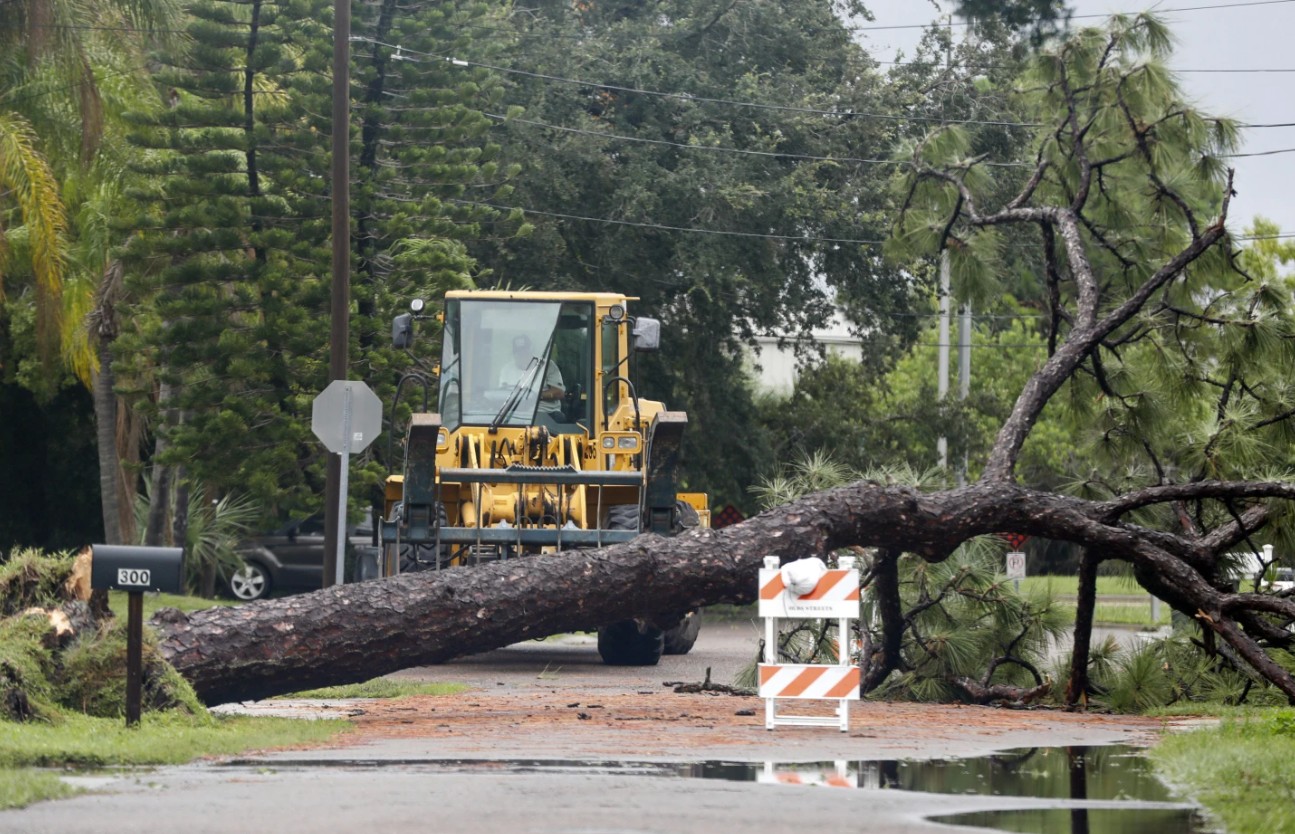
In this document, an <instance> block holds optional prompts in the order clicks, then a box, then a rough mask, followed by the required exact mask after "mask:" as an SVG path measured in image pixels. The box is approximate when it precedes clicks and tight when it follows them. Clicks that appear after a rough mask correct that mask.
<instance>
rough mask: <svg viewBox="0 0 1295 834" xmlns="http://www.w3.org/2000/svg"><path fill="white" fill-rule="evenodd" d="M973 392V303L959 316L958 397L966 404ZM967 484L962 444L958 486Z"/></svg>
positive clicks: (964, 307) (964, 454)
mask: <svg viewBox="0 0 1295 834" xmlns="http://www.w3.org/2000/svg"><path fill="white" fill-rule="evenodd" d="M970 393H971V304H970V303H968V304H963V305H962V315H961V316H959V317H958V399H959V400H960V401H961V402H962V403H963V404H964V405H965V404H966V402H967V395H968V394H970ZM966 485H967V445H966V444H965V443H964V444H963V446H962V461H961V462H960V463H959V464H958V486H966Z"/></svg>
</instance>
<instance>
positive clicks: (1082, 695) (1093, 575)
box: [1066, 549, 1097, 707]
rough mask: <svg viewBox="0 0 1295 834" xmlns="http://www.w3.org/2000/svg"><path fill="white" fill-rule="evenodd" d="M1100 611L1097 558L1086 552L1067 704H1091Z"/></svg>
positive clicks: (1081, 562) (1081, 559) (1081, 566)
mask: <svg viewBox="0 0 1295 834" xmlns="http://www.w3.org/2000/svg"><path fill="white" fill-rule="evenodd" d="M1096 608H1097V556H1096V554H1094V553H1093V552H1092V551H1091V550H1088V549H1085V550H1084V552H1083V554H1082V555H1080V557H1079V593H1078V597H1077V599H1076V600H1075V632H1074V640H1073V648H1072V650H1071V653H1070V680H1069V682H1067V683H1066V704H1067V705H1068V706H1072V707H1073V706H1075V705H1076V704H1078V703H1079V702H1080V701H1081V700H1082V701H1083V702H1084V703H1085V704H1087V703H1088V655H1089V647H1090V646H1091V645H1092V641H1093V613H1094V612H1095V610H1096Z"/></svg>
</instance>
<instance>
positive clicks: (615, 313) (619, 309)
mask: <svg viewBox="0 0 1295 834" xmlns="http://www.w3.org/2000/svg"><path fill="white" fill-rule="evenodd" d="M607 318H609V319H611V320H612V321H620V320H621V319H623V318H625V305H623V304H613V305H612V306H611V309H609V310H608V311H607Z"/></svg>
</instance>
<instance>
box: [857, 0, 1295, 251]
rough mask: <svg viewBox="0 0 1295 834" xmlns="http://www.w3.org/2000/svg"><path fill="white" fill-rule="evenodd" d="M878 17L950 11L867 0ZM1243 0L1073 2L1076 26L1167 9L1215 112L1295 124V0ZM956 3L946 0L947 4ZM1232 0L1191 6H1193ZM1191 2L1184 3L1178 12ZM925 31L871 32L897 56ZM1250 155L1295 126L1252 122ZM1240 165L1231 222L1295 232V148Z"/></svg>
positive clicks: (920, 0) (868, 37)
mask: <svg viewBox="0 0 1295 834" xmlns="http://www.w3.org/2000/svg"><path fill="white" fill-rule="evenodd" d="M865 2H866V4H867V6H868V8H869V9H871V10H872V12H873V14H874V15H875V16H876V18H877V19H876V21H875V22H874V23H872V24H869V23H867V22H866V21H860V22H859V25H860V26H899V25H904V24H915V23H916V24H921V23H929V22H930V21H931V20H933V19H935V18H937V17H938V16H939V15H940V12H939V10H937V9H936V7H935V5H934V4H933V3H931V2H930V0H865ZM1241 2H1243V0H1162V2H1160V3H1147V2H1146V0H1126V2H1116V0H1069V5H1070V6H1071V8H1073V9H1074V11H1075V14H1076V19H1075V20H1074V21H1073V24H1072V25H1075V26H1085V25H1088V26H1091V25H1099V24H1101V23H1102V19H1101V18H1080V17H1078V16H1079V15H1094V14H1096V15H1102V16H1103V17H1104V16H1106V15H1109V14H1112V13H1115V12H1138V11H1143V10H1147V9H1151V10H1153V11H1155V10H1159V11H1160V14H1161V17H1162V18H1163V19H1164V20H1165V21H1166V22H1167V23H1168V24H1169V26H1170V28H1171V29H1172V31H1173V33H1174V36H1175V38H1176V40H1177V44H1176V48H1175V52H1174V56H1173V59H1172V60H1171V62H1170V65H1171V67H1172V68H1173V69H1174V70H1175V71H1176V72H1178V73H1179V82H1180V83H1181V85H1182V89H1183V90H1184V91H1185V92H1186V94H1187V95H1188V96H1189V97H1190V98H1191V99H1192V100H1193V101H1194V102H1195V103H1196V104H1198V105H1199V106H1200V108H1201V109H1202V110H1203V111H1205V112H1206V113H1210V114H1212V115H1219V116H1231V117H1233V118H1236V119H1238V120H1239V121H1242V122H1246V123H1250V124H1274V123H1295V95H1292V92H1291V89H1292V85H1295V46H1292V44H1291V33H1292V32H1295V2H1289V1H1287V2H1275V3H1269V4H1267V5H1260V6H1242V5H1239V4H1240V3H1241ZM950 5H951V4H950V3H948V2H945V3H943V4H942V7H943V8H948V7H949V6H950ZM1215 5H1231V6H1233V8H1214V9H1200V10H1196V11H1188V10H1187V9H1188V8H1189V7H1199V6H1215ZM1172 9H1182V11H1177V12H1174V11H1170V10H1172ZM921 34H922V33H921V30H918V29H896V30H884V29H874V30H870V31H867V32H863V33H861V39H862V41H863V42H864V44H865V45H867V46H869V47H871V48H872V50H873V55H874V57H876V58H877V59H878V60H893V59H894V57H895V53H896V51H898V50H903V51H904V52H905V53H906V54H907V55H911V54H912V53H913V51H914V47H915V46H916V44H917V42H918V40H919V39H920V37H921ZM1254 69H1265V70H1273V69H1285V70H1290V71H1289V72H1263V73H1257V72H1226V73H1224V72H1200V70H1254ZM1243 142H1244V145H1243V147H1242V148H1240V149H1239V152H1240V153H1256V152H1263V151H1270V150H1277V149H1281V148H1295V128H1290V127H1287V128H1247V129H1246V130H1245V131H1244V133H1243ZM1232 164H1233V167H1234V168H1236V179H1235V182H1234V187H1235V189H1236V191H1237V196H1236V197H1235V198H1234V199H1233V202H1232V208H1231V212H1230V220H1229V223H1228V226H1229V228H1230V229H1232V231H1233V233H1234V234H1241V233H1242V230H1243V229H1244V228H1245V227H1246V226H1248V225H1250V223H1251V222H1252V219H1253V218H1254V217H1255V216H1256V215H1260V216H1263V217H1266V218H1268V219H1269V220H1272V221H1275V222H1276V223H1277V224H1278V225H1279V226H1280V227H1281V230H1282V232H1284V233H1295V152H1293V153H1285V154H1275V155H1272V156H1258V157H1244V158H1238V159H1234V160H1232Z"/></svg>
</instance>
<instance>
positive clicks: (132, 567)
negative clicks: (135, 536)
mask: <svg viewBox="0 0 1295 834" xmlns="http://www.w3.org/2000/svg"><path fill="white" fill-rule="evenodd" d="M90 552H91V556H90V587H92V588H106V589H107V590H109V591H165V592H167V593H170V594H178V593H180V592H181V591H182V590H183V589H184V550H183V549H182V548H179V547H142V546H141V547H136V546H134V545H122V544H96V545H92V546H91V548H90Z"/></svg>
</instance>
